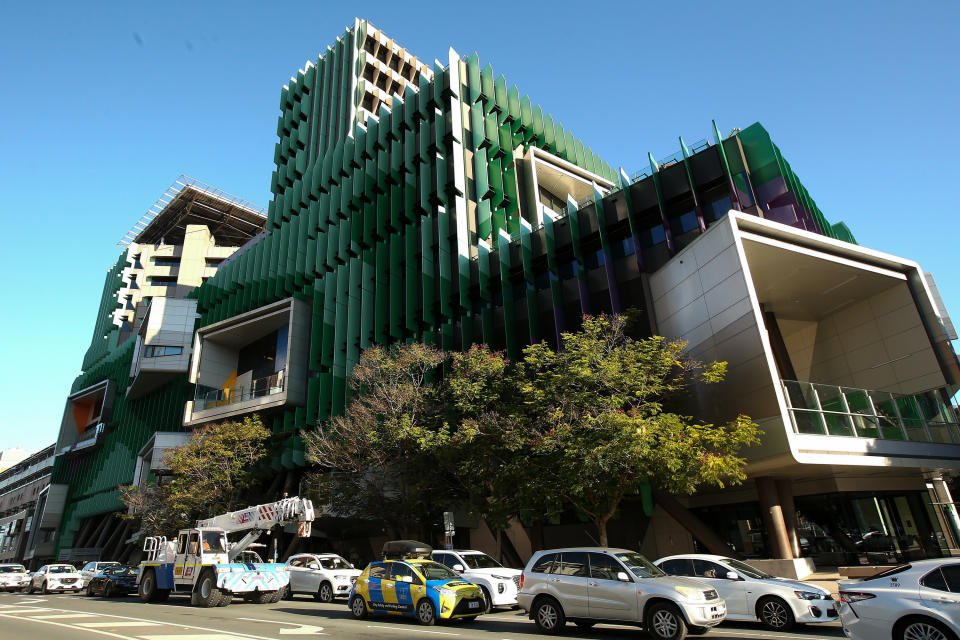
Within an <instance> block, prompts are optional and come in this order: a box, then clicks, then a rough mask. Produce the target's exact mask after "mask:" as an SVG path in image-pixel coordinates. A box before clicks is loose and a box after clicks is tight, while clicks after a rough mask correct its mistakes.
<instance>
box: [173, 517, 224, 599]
mask: <svg viewBox="0 0 960 640" xmlns="http://www.w3.org/2000/svg"><path fill="white" fill-rule="evenodd" d="M227 548H228V547H227V534H226V532H225V531H224V530H223V529H197V528H194V529H183V530H181V531H180V534H179V535H178V536H177V552H176V555H175V556H174V561H173V565H174V567H173V583H174V585H176V587H186V586H189V587H192V586H193V583H194V582H195V580H196V576H197V575H199V573H200V570H201V569H202V568H203V567H204V566H209V565H215V564H227V563H228V562H229V560H228V558H227ZM178 590H179V589H178Z"/></svg>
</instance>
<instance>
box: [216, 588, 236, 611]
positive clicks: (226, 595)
mask: <svg viewBox="0 0 960 640" xmlns="http://www.w3.org/2000/svg"><path fill="white" fill-rule="evenodd" d="M231 602H233V593H232V592H230V591H224V590H223V589H220V602H218V603H217V606H218V607H225V606H227V605H228V604H230V603H231Z"/></svg>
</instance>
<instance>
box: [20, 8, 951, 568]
mask: <svg viewBox="0 0 960 640" xmlns="http://www.w3.org/2000/svg"><path fill="white" fill-rule="evenodd" d="M280 107H281V108H280V110H281V115H280V117H279V119H278V124H277V134H278V138H279V142H278V143H277V145H276V150H275V154H274V160H275V164H276V170H275V171H274V173H273V176H272V180H271V191H272V193H273V198H272V200H271V202H270V203H269V207H268V210H267V215H266V217H265V218H264V217H262V214H259V213H258V212H257V210H256V208H255V207H253V206H252V205H250V204H249V203H245V202H243V201H240V200H239V199H237V198H234V197H232V196H229V195H228V194H223V193H222V192H219V191H218V190H216V189H213V188H211V187H207V186H206V185H199V184H198V183H196V181H192V180H188V179H181V181H179V182H178V185H179V186H178V185H175V187H174V188H172V189H171V190H170V191H169V192H168V194H165V196H164V198H161V200H160V201H159V202H158V204H157V205H156V206H155V207H154V208H153V209H152V210H151V212H149V213H148V214H147V216H145V218H144V219H143V220H142V221H141V222H139V223H138V224H137V225H136V226H135V227H134V229H133V230H132V231H131V232H130V233H129V234H128V235H127V236H125V238H124V241H123V242H124V243H127V244H129V246H128V248H127V249H126V250H125V251H124V253H123V254H122V255H121V256H120V258H119V259H118V261H117V263H116V264H115V265H114V266H113V267H112V269H111V270H110V271H109V272H108V274H107V278H106V282H105V285H104V291H103V294H102V302H101V306H100V309H99V311H98V317H97V322H96V327H95V331H94V336H93V340H92V341H91V347H90V349H89V350H88V352H87V355H86V357H85V358H84V362H83V367H82V369H83V373H82V374H81V375H80V376H79V377H78V378H77V380H76V382H75V383H74V386H73V389H72V393H71V395H70V396H69V398H68V399H67V403H66V407H65V410H64V420H63V424H62V425H61V431H60V436H59V439H58V443H57V449H56V450H57V459H56V464H55V468H54V472H53V484H52V485H51V488H50V494H49V498H48V500H47V505H46V509H45V511H44V513H43V516H42V518H41V521H40V523H39V525H38V526H39V528H40V529H42V530H44V531H48V532H53V531H56V535H55V537H53V536H52V533H51V537H52V543H51V549H50V551H51V552H56V553H57V554H59V555H60V557H61V558H64V559H67V558H72V559H86V558H87V557H93V556H100V555H103V554H107V555H110V554H119V553H123V554H124V557H126V554H128V553H129V552H130V549H131V547H130V546H125V544H126V542H127V540H128V539H129V538H130V536H131V534H133V533H134V532H132V531H130V530H129V525H128V524H126V523H124V522H121V521H120V520H119V519H117V518H114V517H113V515H112V514H113V513H114V512H116V511H117V510H120V509H122V505H121V503H120V502H119V499H118V493H117V486H118V485H121V484H129V483H130V482H131V481H132V480H133V478H134V473H135V472H136V473H137V476H138V477H144V476H145V474H144V473H143V470H144V469H157V468H158V466H157V465H158V461H159V459H160V458H161V455H160V452H161V450H162V448H163V447H165V446H170V445H171V443H174V442H176V441H177V437H180V438H182V437H183V436H182V435H181V436H175V435H174V434H182V433H184V431H185V430H187V429H188V428H190V427H195V426H197V425H201V424H204V423H206V422H210V421H216V420H222V419H225V418H232V417H237V416H242V415H246V414H249V413H252V412H254V411H256V412H258V413H260V414H261V416H262V417H263V418H264V421H265V424H266V425H267V426H268V428H269V429H270V430H271V431H272V432H273V433H274V434H275V437H276V440H277V441H279V442H282V445H280V446H279V447H278V449H277V450H275V451H274V452H273V453H274V455H273V458H272V466H273V470H274V471H275V472H276V474H277V476H278V477H283V478H285V480H283V481H282V482H283V483H284V484H285V485H293V486H295V484H294V483H293V482H292V479H294V478H296V477H297V476H298V475H299V473H300V470H301V469H302V468H303V466H304V464H305V461H304V446H303V442H302V440H301V439H300V438H299V436H298V435H297V434H298V432H299V430H300V429H302V428H313V427H314V425H316V424H317V422H318V421H322V420H324V419H326V418H328V417H330V416H331V415H335V414H337V413H339V412H341V411H342V410H343V407H344V404H345V401H346V397H345V394H346V386H347V385H346V383H347V377H348V375H349V371H350V369H351V367H352V366H353V365H354V364H355V363H356V362H357V360H358V358H359V354H360V352H361V351H362V349H364V348H366V347H368V346H370V345H373V344H384V345H386V344H391V343H396V342H405V341H410V340H421V341H424V342H428V343H431V344H435V345H437V346H441V347H443V348H446V349H461V348H466V347H468V346H469V345H470V344H472V343H476V342H485V343H488V344H490V345H492V346H493V347H494V348H498V349H504V350H506V352H507V353H508V355H510V356H511V357H517V356H519V354H520V350H521V349H522V348H523V346H524V345H526V344H529V343H531V342H536V341H540V340H546V341H547V342H549V343H551V344H554V345H555V344H556V342H557V336H558V335H559V333H560V332H562V331H566V330H574V329H576V328H577V327H578V326H579V321H580V318H581V317H582V315H583V314H585V313H591V314H595V313H603V312H614V313H617V312H623V311H626V310H628V309H632V310H637V311H639V313H640V317H641V319H642V320H644V321H646V322H647V324H648V325H649V328H650V332H651V333H659V334H664V335H668V336H671V337H673V336H678V337H683V338H684V339H686V340H688V342H689V343H690V348H691V351H692V353H694V355H696V356H698V357H702V358H711V359H723V360H728V361H729V362H730V377H729V378H728V380H727V381H726V382H725V383H724V385H723V386H722V388H721V389H719V390H718V392H717V393H708V392H707V391H705V390H704V391H701V392H700V393H698V395H697V403H698V411H699V413H700V415H702V416H703V417H705V418H707V419H716V420H721V419H725V418H729V417H731V416H732V415H735V414H736V413H747V414H749V415H751V416H753V417H754V418H755V419H757V420H758V421H760V422H761V424H762V425H763V426H764V429H765V432H766V434H765V436H764V440H763V443H762V444H761V445H760V446H759V447H757V448H756V449H755V450H753V451H751V452H749V456H748V457H749V462H750V467H749V472H750V477H751V479H750V480H749V481H748V482H747V483H746V484H745V485H744V486H743V487H741V488H739V489H730V490H725V491H722V492H709V491H708V492H703V493H701V494H698V495H696V496H694V497H693V498H691V499H690V500H689V501H687V502H686V504H680V503H678V502H674V503H671V504H667V503H666V502H665V503H664V504H662V505H659V506H658V507H657V510H656V511H655V513H654V516H653V518H649V517H646V516H644V515H643V513H642V511H640V510H631V508H629V507H628V508H625V509H624V513H623V516H622V517H621V518H620V519H619V520H618V521H616V523H615V524H614V526H613V527H612V528H611V541H612V542H616V543H617V544H622V545H623V546H628V547H643V548H644V550H645V551H647V552H649V553H650V554H651V555H662V554H664V553H668V552H675V551H683V550H689V549H690V548H692V546H693V544H694V543H693V539H694V537H697V538H702V537H703V534H704V529H706V528H712V529H713V530H714V531H715V532H717V533H719V535H720V536H721V538H723V539H724V540H725V541H726V542H728V543H730V544H732V545H734V546H735V547H736V549H737V550H738V551H740V552H745V553H748V554H754V555H764V556H768V557H775V558H783V559H792V558H794V557H799V556H804V557H808V558H813V559H814V561H816V562H817V563H820V564H833V565H836V564H842V563H848V562H849V563H853V562H854V561H856V562H859V561H861V560H863V559H865V560H868V561H871V562H876V561H881V560H883V559H885V558H893V557H900V558H904V557H906V558H909V557H917V556H921V555H934V554H938V553H949V552H950V551H951V550H952V549H957V547H958V538H960V531H958V530H957V529H958V527H957V525H958V522H957V520H956V515H955V513H956V512H955V510H951V508H950V506H949V505H947V504H945V503H948V502H951V500H950V498H949V492H948V490H947V488H946V485H945V484H944V483H943V482H942V480H941V478H942V476H943V474H944V473H953V472H955V471H956V470H958V469H960V430H958V426H957V424H956V423H957V413H956V408H955V407H953V406H952V405H951V404H950V400H949V399H950V398H951V397H952V396H953V395H954V394H955V392H956V391H957V389H958V385H960V365H958V361H957V357H956V354H955V353H954V352H953V349H952V347H951V345H950V340H951V339H954V338H955V337H956V335H955V334H954V333H953V328H952V325H951V324H950V322H949V318H948V316H947V314H946V311H945V310H944V309H943V308H942V303H941V302H939V299H938V296H937V295H936V294H935V286H934V285H933V283H932V279H930V277H929V275H928V274H924V273H923V272H922V271H921V270H920V269H919V267H918V265H916V264H915V263H912V262H910V261H907V260H903V259H900V258H896V257H894V256H888V255H885V254H880V253H878V252H874V251H871V250H869V249H864V248H861V247H858V246H857V245H856V244H854V243H855V240H854V238H853V235H852V234H851V233H850V231H849V229H847V227H846V226H845V225H844V224H843V223H835V224H831V223H829V222H828V221H827V219H826V218H825V216H824V215H823V214H822V213H821V212H820V210H819V208H818V207H817V206H816V204H815V202H814V201H813V199H812V198H811V197H810V195H809V194H808V193H807V191H806V189H805V188H804V187H803V185H802V184H801V183H800V181H799V180H798V178H797V176H796V175H795V174H794V173H793V171H792V170H791V169H790V165H789V164H788V163H787V162H786V161H785V160H784V158H783V156H782V155H781V153H780V150H779V149H778V148H777V147H776V146H775V145H774V144H773V142H772V141H771V139H770V136H769V135H768V133H767V132H766V131H765V130H764V129H763V127H761V126H760V125H759V124H754V125H751V126H750V127H747V128H745V129H743V130H737V129H735V130H734V131H732V132H731V133H730V134H729V135H727V136H723V135H721V133H720V131H719V130H718V129H717V127H716V126H715V125H714V127H713V131H712V135H711V136H710V137H711V138H712V140H711V141H707V140H699V141H697V142H693V143H690V144H687V143H686V142H684V141H683V140H682V139H681V140H680V151H678V152H677V153H675V154H673V155H672V156H669V157H667V158H663V159H661V160H660V161H659V162H658V161H657V160H655V159H654V158H653V156H652V155H649V154H648V157H647V161H646V164H647V165H648V168H645V169H644V170H643V171H640V172H637V173H633V174H627V173H626V172H625V171H623V170H622V169H620V170H615V169H613V168H612V167H611V166H610V165H609V164H608V163H607V162H605V161H603V160H602V159H600V158H599V157H597V155H596V154H594V153H593V152H592V150H591V149H590V148H589V147H588V146H586V145H584V143H583V142H581V141H579V140H577V139H576V138H574V136H573V135H572V134H571V133H570V132H569V131H567V130H565V129H564V127H563V126H562V125H561V124H560V123H559V122H558V121H555V120H554V118H553V117H552V116H551V115H550V114H549V113H546V112H545V111H544V110H543V109H542V108H541V107H540V106H539V105H537V104H535V103H533V102H532V101H531V100H530V98H529V97H528V96H526V95H522V94H521V93H520V92H519V90H518V89H517V88H516V87H515V86H511V85H508V84H507V81H506V79H505V78H504V77H503V76H495V75H494V72H493V69H492V68H491V66H490V65H485V66H481V64H480V60H479V57H478V56H477V55H476V54H473V55H471V56H465V57H461V56H459V55H458V54H457V53H456V52H455V51H453V50H452V49H451V50H450V52H449V54H448V56H447V59H446V61H445V62H441V61H435V62H434V63H433V64H432V65H428V64H425V63H423V62H421V61H420V60H418V59H417V58H416V57H414V56H412V55H411V54H410V53H409V52H407V51H406V50H405V49H403V47H401V46H400V45H399V44H398V43H396V42H394V41H393V40H391V39H390V38H388V37H387V36H386V35H385V34H383V33H382V32H380V31H379V30H377V29H376V28H374V27H373V26H372V25H371V24H370V23H368V22H365V21H362V20H357V21H356V22H355V24H354V25H353V26H352V27H351V28H349V29H348V30H347V31H346V32H345V33H344V34H343V35H341V37H340V38H338V39H337V41H336V42H335V43H334V44H333V45H332V46H330V47H328V48H327V50H326V51H325V52H324V53H323V55H321V56H320V57H319V58H318V59H317V60H316V61H313V62H310V63H308V64H307V65H306V66H305V67H304V68H303V69H301V70H300V71H299V72H298V73H297V75H296V76H295V77H293V78H291V80H290V82H289V84H288V85H286V86H284V87H283V89H282V91H281V97H280ZM611 126H616V125H615V123H613V124H612V125H611ZM639 155H640V154H639V153H638V156H639ZM852 188H853V187H852ZM728 212H731V213H729V214H728ZM174 262H176V264H174ZM155 434H156V435H155ZM171 438H172V440H171ZM151 442H152V443H154V444H153V445H151ZM145 465H146V466H145ZM928 485H929V487H928ZM878 489H879V492H878ZM664 509H666V510H669V511H671V513H672V515H668V514H667V513H666V512H665V511H664ZM678 509H679V510H682V511H678ZM681 521H682V522H684V523H685V525H686V527H685V528H684V527H681V526H680V525H679V524H678V523H679V522H681ZM461 522H466V523H467V524H469V525H471V526H465V527H464V529H463V531H462V532H460V535H462V536H464V538H463V541H464V542H465V543H469V544H470V546H474V547H487V546H489V542H490V540H491V538H490V534H489V530H488V529H487V528H486V526H485V525H484V524H483V523H482V522H475V521H464V520H461ZM330 526H331V527H333V525H332V524H331V525H330ZM582 528H583V527H582V526H578V525H576V524H574V523H560V524H557V525H553V526H549V527H539V528H537V529H536V530H535V531H533V530H529V529H526V528H524V527H522V526H520V525H519V524H518V525H517V526H515V527H513V528H512V529H511V530H510V531H508V535H507V539H508V540H507V542H508V544H507V546H508V547H509V552H510V553H509V555H512V556H513V558H515V559H519V560H524V559H525V556H526V555H528V553H529V551H530V550H531V549H532V548H534V547H538V546H544V545H553V544H566V543H569V544H578V543H582V542H585V541H586V540H582V539H581V537H582V533H578V532H580V531H581V530H582ZM318 529H320V530H322V527H320V528H318ZM331 530H332V529H331ZM578 536H580V537H578ZM701 542H702V540H701ZM357 544H359V543H357ZM104 557H105V556H104Z"/></svg>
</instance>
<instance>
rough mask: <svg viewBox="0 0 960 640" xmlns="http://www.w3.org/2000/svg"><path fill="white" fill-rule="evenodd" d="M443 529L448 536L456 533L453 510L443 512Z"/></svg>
mask: <svg viewBox="0 0 960 640" xmlns="http://www.w3.org/2000/svg"><path fill="white" fill-rule="evenodd" d="M443 530H444V532H445V533H446V534H447V535H448V536H452V535H453V534H454V533H456V531H457V528H456V527H455V526H454V524H453V511H444V512H443Z"/></svg>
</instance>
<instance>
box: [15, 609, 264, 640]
mask: <svg viewBox="0 0 960 640" xmlns="http://www.w3.org/2000/svg"><path fill="white" fill-rule="evenodd" d="M31 611H63V612H68V613H86V611H76V610H73V609H58V608H54V607H51V608H44V607H32V608H29V609H23V610H18V611H13V612H11V611H9V610H6V609H2V610H0V616H3V617H6V618H10V619H11V620H33V618H32V617H25V616H10V615H6V614H8V613H29V612H31ZM97 615H98V616H101V617H107V618H122V619H124V620H137V621H139V622H151V623H154V624H161V625H167V626H169V627H179V628H181V629H197V630H198V631H212V632H214V633H221V634H227V636H228V638H229V637H234V636H236V637H240V638H250V639H252V640H275V638H267V637H265V636H256V635H253V634H251V633H244V632H242V631H224V630H222V629H211V628H210V627H198V626H196V625H191V624H181V623H179V622H162V621H160V620H148V619H146V618H134V617H132V616H118V615H115V614H112V613H98V614H97ZM37 622H39V623H42V624H55V625H58V626H61V627H68V628H70V629H76V628H77V627H75V626H73V625H66V624H63V623H60V622H52V621H48V620H37ZM85 631H89V632H90V633H100V634H103V635H108V636H109V635H113V636H116V637H118V638H127V640H135V639H134V638H128V637H127V636H121V635H117V634H111V633H110V632H109V631H99V630H97V629H85Z"/></svg>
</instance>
